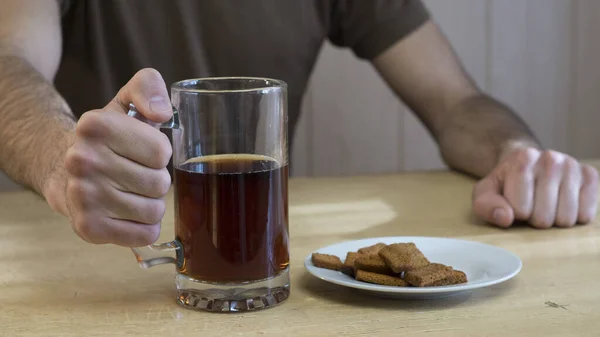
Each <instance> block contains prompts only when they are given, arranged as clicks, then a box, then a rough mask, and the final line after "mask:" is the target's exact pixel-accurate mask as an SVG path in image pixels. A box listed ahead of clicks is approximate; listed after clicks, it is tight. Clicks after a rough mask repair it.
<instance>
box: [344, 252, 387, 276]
mask: <svg viewBox="0 0 600 337" xmlns="http://www.w3.org/2000/svg"><path fill="white" fill-rule="evenodd" d="M354 270H355V271H356V270H364V271H370V272H372V273H378V274H385V275H395V273H394V272H393V271H392V269H390V267H388V265H387V264H386V263H385V261H384V260H383V259H382V258H381V256H379V255H370V256H364V255H363V256H360V257H359V258H357V259H356V261H355V262H354Z"/></svg>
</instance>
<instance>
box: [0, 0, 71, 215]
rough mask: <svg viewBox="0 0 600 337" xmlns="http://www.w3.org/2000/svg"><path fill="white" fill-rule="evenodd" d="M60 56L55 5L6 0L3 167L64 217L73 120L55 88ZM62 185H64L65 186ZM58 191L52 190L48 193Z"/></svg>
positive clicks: (0, 90)
mask: <svg viewBox="0 0 600 337" xmlns="http://www.w3.org/2000/svg"><path fill="white" fill-rule="evenodd" d="M60 57H61V32H60V14H59V6H58V3H57V1H48V0H4V1H3V2H2V10H1V11H0V169H2V170H3V171H5V172H6V173H7V174H8V176H9V177H11V178H12V179H13V180H15V181H17V182H18V183H20V184H22V185H24V186H26V187H29V188H31V189H33V190H34V191H36V192H37V193H39V194H42V195H44V196H46V198H47V199H48V202H49V203H50V206H52V207H53V208H54V209H55V210H57V211H59V212H61V213H62V214H66V210H65V209H64V207H65V206H64V204H60V203H56V202H55V203H53V201H52V200H59V199H60V198H52V197H51V196H50V197H49V195H48V193H46V192H49V193H60V192H59V191H61V190H62V191H64V186H62V187H61V186H52V187H54V188H49V187H51V185H52V184H64V181H65V179H54V177H58V176H60V175H64V174H65V172H64V167H63V160H64V154H65V152H66V151H67V149H68V147H69V146H70V145H71V144H72V139H73V137H74V132H73V131H74V129H75V121H74V118H73V115H72V113H71V111H70V109H69V107H68V106H67V104H66V102H65V101H64V100H63V99H62V97H61V96H60V95H59V94H58V92H57V91H56V90H55V89H54V87H53V85H52V81H53V78H54V75H55V74H56V71H57V68H58V65H59V61H60ZM61 182H62V183H61ZM50 191H54V192H50Z"/></svg>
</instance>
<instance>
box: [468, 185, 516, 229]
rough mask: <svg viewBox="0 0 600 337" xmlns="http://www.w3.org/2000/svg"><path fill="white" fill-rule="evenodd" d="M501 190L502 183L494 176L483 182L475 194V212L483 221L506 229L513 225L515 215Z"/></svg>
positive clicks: (477, 187) (476, 188)
mask: <svg viewBox="0 0 600 337" xmlns="http://www.w3.org/2000/svg"><path fill="white" fill-rule="evenodd" d="M501 190H502V186H501V182H500V181H498V180H497V179H496V177H495V176H494V175H492V176H490V177H487V178H485V179H483V180H481V181H480V182H479V183H477V185H476V186H475V190H474V193H473V197H474V198H473V211H474V212H475V214H476V215H477V216H479V217H480V218H482V219H483V220H485V221H487V222H489V223H492V224H495V225H498V226H500V227H505V228H506V227H510V225H511V224H512V223H513V221H514V213H513V209H512V207H511V205H510V204H509V203H508V200H506V199H505V198H504V197H503V196H502V195H501Z"/></svg>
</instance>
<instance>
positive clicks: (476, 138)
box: [436, 94, 541, 177]
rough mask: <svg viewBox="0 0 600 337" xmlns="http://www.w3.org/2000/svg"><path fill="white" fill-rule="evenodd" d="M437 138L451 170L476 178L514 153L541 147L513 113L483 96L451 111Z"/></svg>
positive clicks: (465, 101) (466, 101)
mask: <svg viewBox="0 0 600 337" xmlns="http://www.w3.org/2000/svg"><path fill="white" fill-rule="evenodd" d="M436 138H437V139H438V143H439V146H440V151H441V154H442V157H443V159H444V161H445V162H446V163H447V164H448V165H449V166H450V167H451V168H453V169H455V170H458V171H461V172H465V173H468V174H471V175H475V176H477V177H483V176H485V175H487V174H488V173H489V172H490V171H491V170H492V169H493V168H494V167H495V166H496V165H497V164H498V162H499V161H500V160H501V158H502V157H503V156H505V155H507V154H508V153H509V152H510V151H512V150H515V149H518V148H520V147H524V146H532V147H536V148H540V147H541V145H540V142H539V141H538V140H537V139H536V137H535V136H534V135H533V133H532V132H531V130H530V129H529V128H528V127H527V125H526V124H525V123H524V122H523V121H522V120H521V119H520V118H519V117H518V116H517V115H516V114H515V113H514V112H513V111H511V110H510V109H509V108H508V107H506V106H505V105H503V104H501V103H500V102H498V101H496V100H494V99H493V98H491V97H489V96H486V95H483V94H479V95H475V96H471V97H469V98H466V99H464V100H463V101H462V102H460V103H459V104H458V105H456V106H455V107H453V108H452V109H451V111H448V117H447V119H446V120H445V123H444V126H443V128H442V129H441V130H440V131H439V134H438V135H436Z"/></svg>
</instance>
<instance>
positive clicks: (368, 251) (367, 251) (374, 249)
mask: <svg viewBox="0 0 600 337" xmlns="http://www.w3.org/2000/svg"><path fill="white" fill-rule="evenodd" d="M385 246H387V245H386V244H385V243H383V242H380V243H377V244H374V245H372V246H368V247H363V248H361V249H359V250H358V252H359V253H360V254H364V255H377V254H378V253H379V251H380V250H381V249H382V248H383V247H385Z"/></svg>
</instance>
